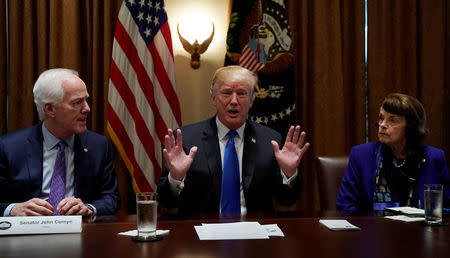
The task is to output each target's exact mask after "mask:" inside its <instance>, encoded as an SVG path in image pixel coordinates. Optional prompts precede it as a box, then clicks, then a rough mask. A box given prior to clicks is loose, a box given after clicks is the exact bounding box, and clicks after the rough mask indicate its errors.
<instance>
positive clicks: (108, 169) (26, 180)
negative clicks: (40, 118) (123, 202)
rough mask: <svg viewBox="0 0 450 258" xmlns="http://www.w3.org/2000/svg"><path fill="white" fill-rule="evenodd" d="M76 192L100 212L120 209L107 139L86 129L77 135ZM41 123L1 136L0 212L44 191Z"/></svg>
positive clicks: (77, 195) (1, 214)
mask: <svg viewBox="0 0 450 258" xmlns="http://www.w3.org/2000/svg"><path fill="white" fill-rule="evenodd" d="M74 152H75V155H74V177H75V178H74V182H75V183H74V185H75V189H74V195H75V197H76V198H80V199H81V200H82V201H83V202H84V203H90V204H92V205H93V206H94V207H95V208H96V209H97V215H108V214H114V213H115V212H117V210H118V209H119V205H120V196H119V191H118V187H117V176H116V173H115V171H114V165H113V163H112V154H111V149H110V147H109V144H108V140H107V139H106V138H105V137H104V136H101V135H99V134H96V133H93V132H90V131H86V132H85V133H83V134H80V135H75V141H74ZM42 163H43V136H42V125H41V124H39V125H35V126H32V127H28V128H25V129H22V130H19V131H16V132H13V133H9V134H6V135H4V136H2V137H1V138H0V216H3V212H4V210H5V209H6V207H7V206H8V205H9V204H10V203H17V202H24V201H27V200H29V199H32V198H35V197H36V198H39V197H41V195H42V173H43V171H42V170H43V169H42Z"/></svg>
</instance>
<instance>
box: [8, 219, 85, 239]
mask: <svg viewBox="0 0 450 258" xmlns="http://www.w3.org/2000/svg"><path fill="white" fill-rule="evenodd" d="M80 232H81V216H30V217H0V235H28V234H59V233H80Z"/></svg>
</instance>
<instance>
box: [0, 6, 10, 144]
mask: <svg viewBox="0 0 450 258" xmlns="http://www.w3.org/2000/svg"><path fill="white" fill-rule="evenodd" d="M5 1H6V0H0V39H1V40H0V135H2V134H4V133H5V132H6V115H5V114H6V81H7V77H6V69H7V66H6V63H7V59H8V55H7V50H6V5H5V3H6V2H5Z"/></svg>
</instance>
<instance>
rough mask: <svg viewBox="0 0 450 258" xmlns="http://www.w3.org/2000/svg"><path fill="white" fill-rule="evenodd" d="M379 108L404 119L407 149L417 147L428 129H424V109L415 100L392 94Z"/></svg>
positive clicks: (399, 94)
mask: <svg viewBox="0 0 450 258" xmlns="http://www.w3.org/2000/svg"><path fill="white" fill-rule="evenodd" d="M381 107H382V108H383V109H384V110H386V111H387V112H389V113H391V114H395V115H399V116H403V117H405V119H406V146H407V147H414V146H417V145H418V144H420V143H421V142H422V140H423V139H424V138H425V136H426V135H427V134H428V129H427V128H425V124H426V122H427V116H426V113H425V109H424V108H423V106H422V103H420V101H418V100H417V99H416V98H414V97H412V96H409V95H406V94H401V93H392V94H389V95H387V96H386V98H384V100H383V102H382V103H381Z"/></svg>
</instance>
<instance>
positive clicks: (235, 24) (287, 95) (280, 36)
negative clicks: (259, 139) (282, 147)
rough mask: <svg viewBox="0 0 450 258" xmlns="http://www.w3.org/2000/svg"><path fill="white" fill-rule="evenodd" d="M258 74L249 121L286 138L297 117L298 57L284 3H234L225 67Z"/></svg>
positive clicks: (263, 0) (257, 0)
mask: <svg viewBox="0 0 450 258" xmlns="http://www.w3.org/2000/svg"><path fill="white" fill-rule="evenodd" d="M232 64H238V65H240V66H243V67H245V68H247V69H249V70H250V71H252V72H255V73H257V74H258V78H259V81H258V84H257V85H256V88H255V92H256V98H255V101H254V103H253V107H252V108H251V109H250V112H249V118H250V119H251V120H253V121H255V122H257V123H260V124H264V125H267V126H269V127H271V128H273V129H275V130H277V131H279V132H280V133H281V134H282V135H286V132H287V130H288V129H289V126H290V125H291V124H292V123H293V122H294V115H295V85H294V83H295V77H294V56H293V54H292V44H291V30H290V26H289V23H288V16H287V12H286V7H285V4H284V2H283V0H253V1H234V2H233V7H232V12H231V17H230V24H229V27H228V35H227V53H226V58H225V65H232Z"/></svg>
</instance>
